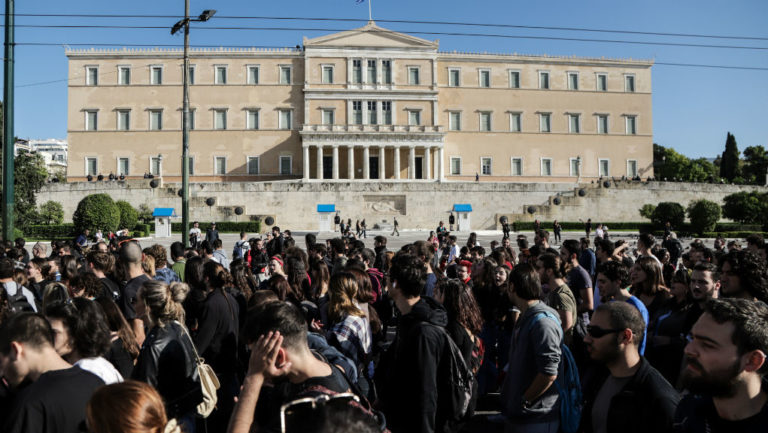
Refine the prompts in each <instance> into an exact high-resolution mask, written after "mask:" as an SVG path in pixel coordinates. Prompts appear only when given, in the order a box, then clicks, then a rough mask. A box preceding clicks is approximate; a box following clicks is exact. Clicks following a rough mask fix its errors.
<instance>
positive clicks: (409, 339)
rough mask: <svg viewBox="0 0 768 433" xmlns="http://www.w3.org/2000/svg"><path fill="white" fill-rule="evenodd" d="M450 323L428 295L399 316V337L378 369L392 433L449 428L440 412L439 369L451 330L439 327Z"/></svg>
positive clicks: (427, 432)
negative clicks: (408, 311)
mask: <svg viewBox="0 0 768 433" xmlns="http://www.w3.org/2000/svg"><path fill="white" fill-rule="evenodd" d="M447 324H448V315H447V314H446V312H445V309H444V308H443V307H442V305H440V304H439V303H437V301H435V300H434V299H432V298H428V297H423V298H421V300H420V301H419V302H418V303H416V304H415V305H414V306H413V309H412V310H411V312H410V313H408V314H406V315H404V316H401V317H400V319H399V322H398V325H397V336H396V337H395V340H394V341H393V342H392V345H391V346H390V347H389V349H388V350H387V352H386V354H385V356H384V358H385V359H383V360H382V362H381V363H380V365H379V371H377V373H376V378H377V380H378V383H377V385H378V386H379V388H380V389H381V391H382V392H381V400H382V402H383V403H384V413H385V414H386V416H387V424H388V426H389V428H390V429H391V430H392V432H393V433H399V432H423V433H431V432H442V431H445V430H444V428H445V427H446V422H445V416H441V415H440V414H439V413H438V367H439V362H440V360H441V359H442V358H443V354H444V353H445V352H446V350H449V349H448V346H447V345H446V343H447V338H448V337H447V334H446V333H445V332H444V331H441V330H440V329H439V328H438V327H445V326H446V325H447ZM431 325H432V326H431Z"/></svg>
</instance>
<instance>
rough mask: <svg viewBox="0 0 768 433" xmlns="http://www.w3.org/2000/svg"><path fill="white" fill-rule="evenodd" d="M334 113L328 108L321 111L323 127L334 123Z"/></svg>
mask: <svg viewBox="0 0 768 433" xmlns="http://www.w3.org/2000/svg"><path fill="white" fill-rule="evenodd" d="M335 117H336V116H335V112H334V110H332V109H330V108H326V109H323V125H333V124H334V123H336V122H335V120H336V119H335Z"/></svg>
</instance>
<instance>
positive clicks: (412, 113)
mask: <svg viewBox="0 0 768 433" xmlns="http://www.w3.org/2000/svg"><path fill="white" fill-rule="evenodd" d="M406 111H407V112H408V126H420V125H421V108H408V109H406ZM411 116H416V123H413V121H412V117H411Z"/></svg>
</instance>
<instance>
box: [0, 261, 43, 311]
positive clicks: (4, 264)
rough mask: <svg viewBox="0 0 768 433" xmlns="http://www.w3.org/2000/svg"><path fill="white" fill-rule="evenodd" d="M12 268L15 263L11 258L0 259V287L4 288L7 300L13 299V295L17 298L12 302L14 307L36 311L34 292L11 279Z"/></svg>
mask: <svg viewBox="0 0 768 433" xmlns="http://www.w3.org/2000/svg"><path fill="white" fill-rule="evenodd" d="M14 270H15V265H14V263H13V260H11V259H9V258H2V259H0V287H2V288H3V289H5V292H6V293H7V294H8V299H9V300H12V299H14V297H16V298H17V299H18V300H17V301H16V302H13V303H14V306H13V307H14V308H16V309H20V310H23V311H32V312H36V311H37V303H36V302H35V295H34V293H32V291H31V290H29V289H28V288H26V287H24V286H20V285H19V284H18V283H17V282H16V281H15V280H14V279H13V275H14ZM25 301H26V302H25Z"/></svg>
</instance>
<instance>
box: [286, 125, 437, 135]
mask: <svg viewBox="0 0 768 433" xmlns="http://www.w3.org/2000/svg"><path fill="white" fill-rule="evenodd" d="M301 132H302V133H305V132H306V133H312V132H321V133H322V132H339V133H376V132H378V133H419V132H421V133H440V134H442V133H443V132H444V129H443V127H442V126H439V125H438V126H427V125H306V124H305V125H304V126H303V127H302V129H301Z"/></svg>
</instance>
